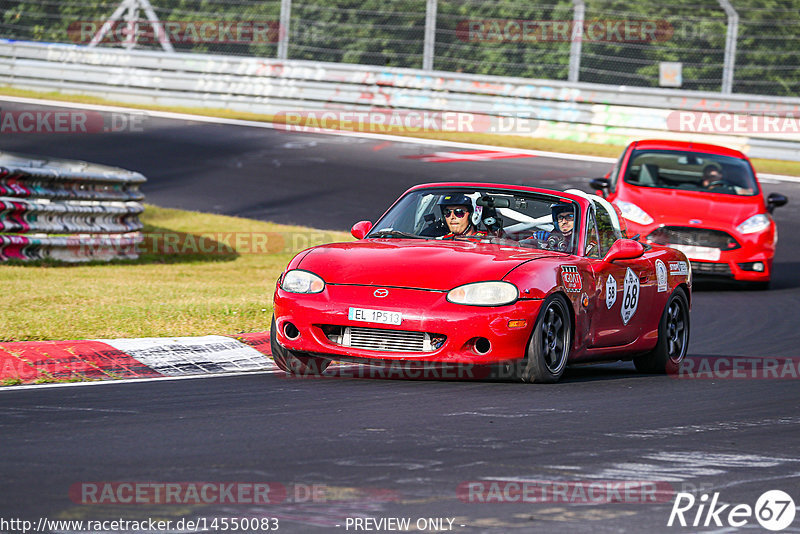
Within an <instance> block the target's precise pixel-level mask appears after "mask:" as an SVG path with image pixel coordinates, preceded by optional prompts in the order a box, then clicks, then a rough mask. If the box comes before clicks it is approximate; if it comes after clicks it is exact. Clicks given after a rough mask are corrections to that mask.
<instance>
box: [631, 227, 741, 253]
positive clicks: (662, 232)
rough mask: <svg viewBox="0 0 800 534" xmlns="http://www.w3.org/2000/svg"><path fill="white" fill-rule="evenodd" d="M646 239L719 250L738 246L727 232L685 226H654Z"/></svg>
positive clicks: (732, 248)
mask: <svg viewBox="0 0 800 534" xmlns="http://www.w3.org/2000/svg"><path fill="white" fill-rule="evenodd" d="M647 240H648V241H650V242H651V243H655V244H657V245H694V246H698V247H710V248H717V249H719V250H734V249H737V248H739V247H740V245H739V243H738V242H737V241H736V239H734V237H733V236H732V235H730V234H729V233H727V232H723V231H721V230H709V229H708V228H691V227H687V226H662V227H661V228H656V229H655V230H653V231H652V232H650V235H648V236H647Z"/></svg>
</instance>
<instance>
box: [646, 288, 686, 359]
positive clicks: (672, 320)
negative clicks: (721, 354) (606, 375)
mask: <svg viewBox="0 0 800 534" xmlns="http://www.w3.org/2000/svg"><path fill="white" fill-rule="evenodd" d="M688 348H689V302H688V300H687V299H686V294H685V293H684V292H683V290H682V289H680V288H679V289H676V290H675V291H674V292H673V293H672V295H670V297H669V300H668V301H667V305H666V306H665V307H664V312H663V313H662V314H661V320H660V321H659V323H658V343H656V346H655V348H654V349H653V350H651V351H650V352H648V353H647V354H643V355H641V356H637V357H635V358H634V359H633V364H634V365H635V366H636V369H637V370H638V371H640V372H642V373H657V374H663V373H670V374H671V373H675V372H677V371H678V368H679V367H680V364H681V362H682V361H683V359H684V358H685V357H686V352H687V349H688Z"/></svg>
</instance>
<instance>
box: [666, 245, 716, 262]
mask: <svg viewBox="0 0 800 534" xmlns="http://www.w3.org/2000/svg"><path fill="white" fill-rule="evenodd" d="M670 247H672V248H676V249H678V250H680V251H681V252H683V253H684V254H686V257H687V258H689V259H690V260H708V261H717V260H718V259H719V255H720V253H719V249H718V248H711V247H698V246H696V245H670Z"/></svg>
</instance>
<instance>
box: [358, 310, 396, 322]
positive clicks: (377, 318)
mask: <svg viewBox="0 0 800 534" xmlns="http://www.w3.org/2000/svg"><path fill="white" fill-rule="evenodd" d="M347 318H348V319H350V320H351V321H363V322H365V323H380V324H400V323H401V322H402V321H403V314H402V313H400V312H393V311H385V310H370V309H367V308H350V310H349V311H348V312H347Z"/></svg>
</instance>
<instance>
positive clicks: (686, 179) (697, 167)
mask: <svg viewBox="0 0 800 534" xmlns="http://www.w3.org/2000/svg"><path fill="white" fill-rule="evenodd" d="M623 179H624V180H625V182H626V183H629V184H632V185H636V186H640V187H652V188H658V189H679V190H683V191H700V192H705V193H721V194H725V195H743V196H751V195H755V194H757V193H758V186H757V185H756V181H755V178H754V176H753V171H752V169H751V167H750V165H749V164H748V163H747V161H745V160H743V159H739V158H732V157H729V156H717V155H714V154H701V153H697V152H680V151H675V150H635V151H634V152H633V154H631V157H630V161H629V163H628V167H627V170H626V172H625V176H624V177H623Z"/></svg>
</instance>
